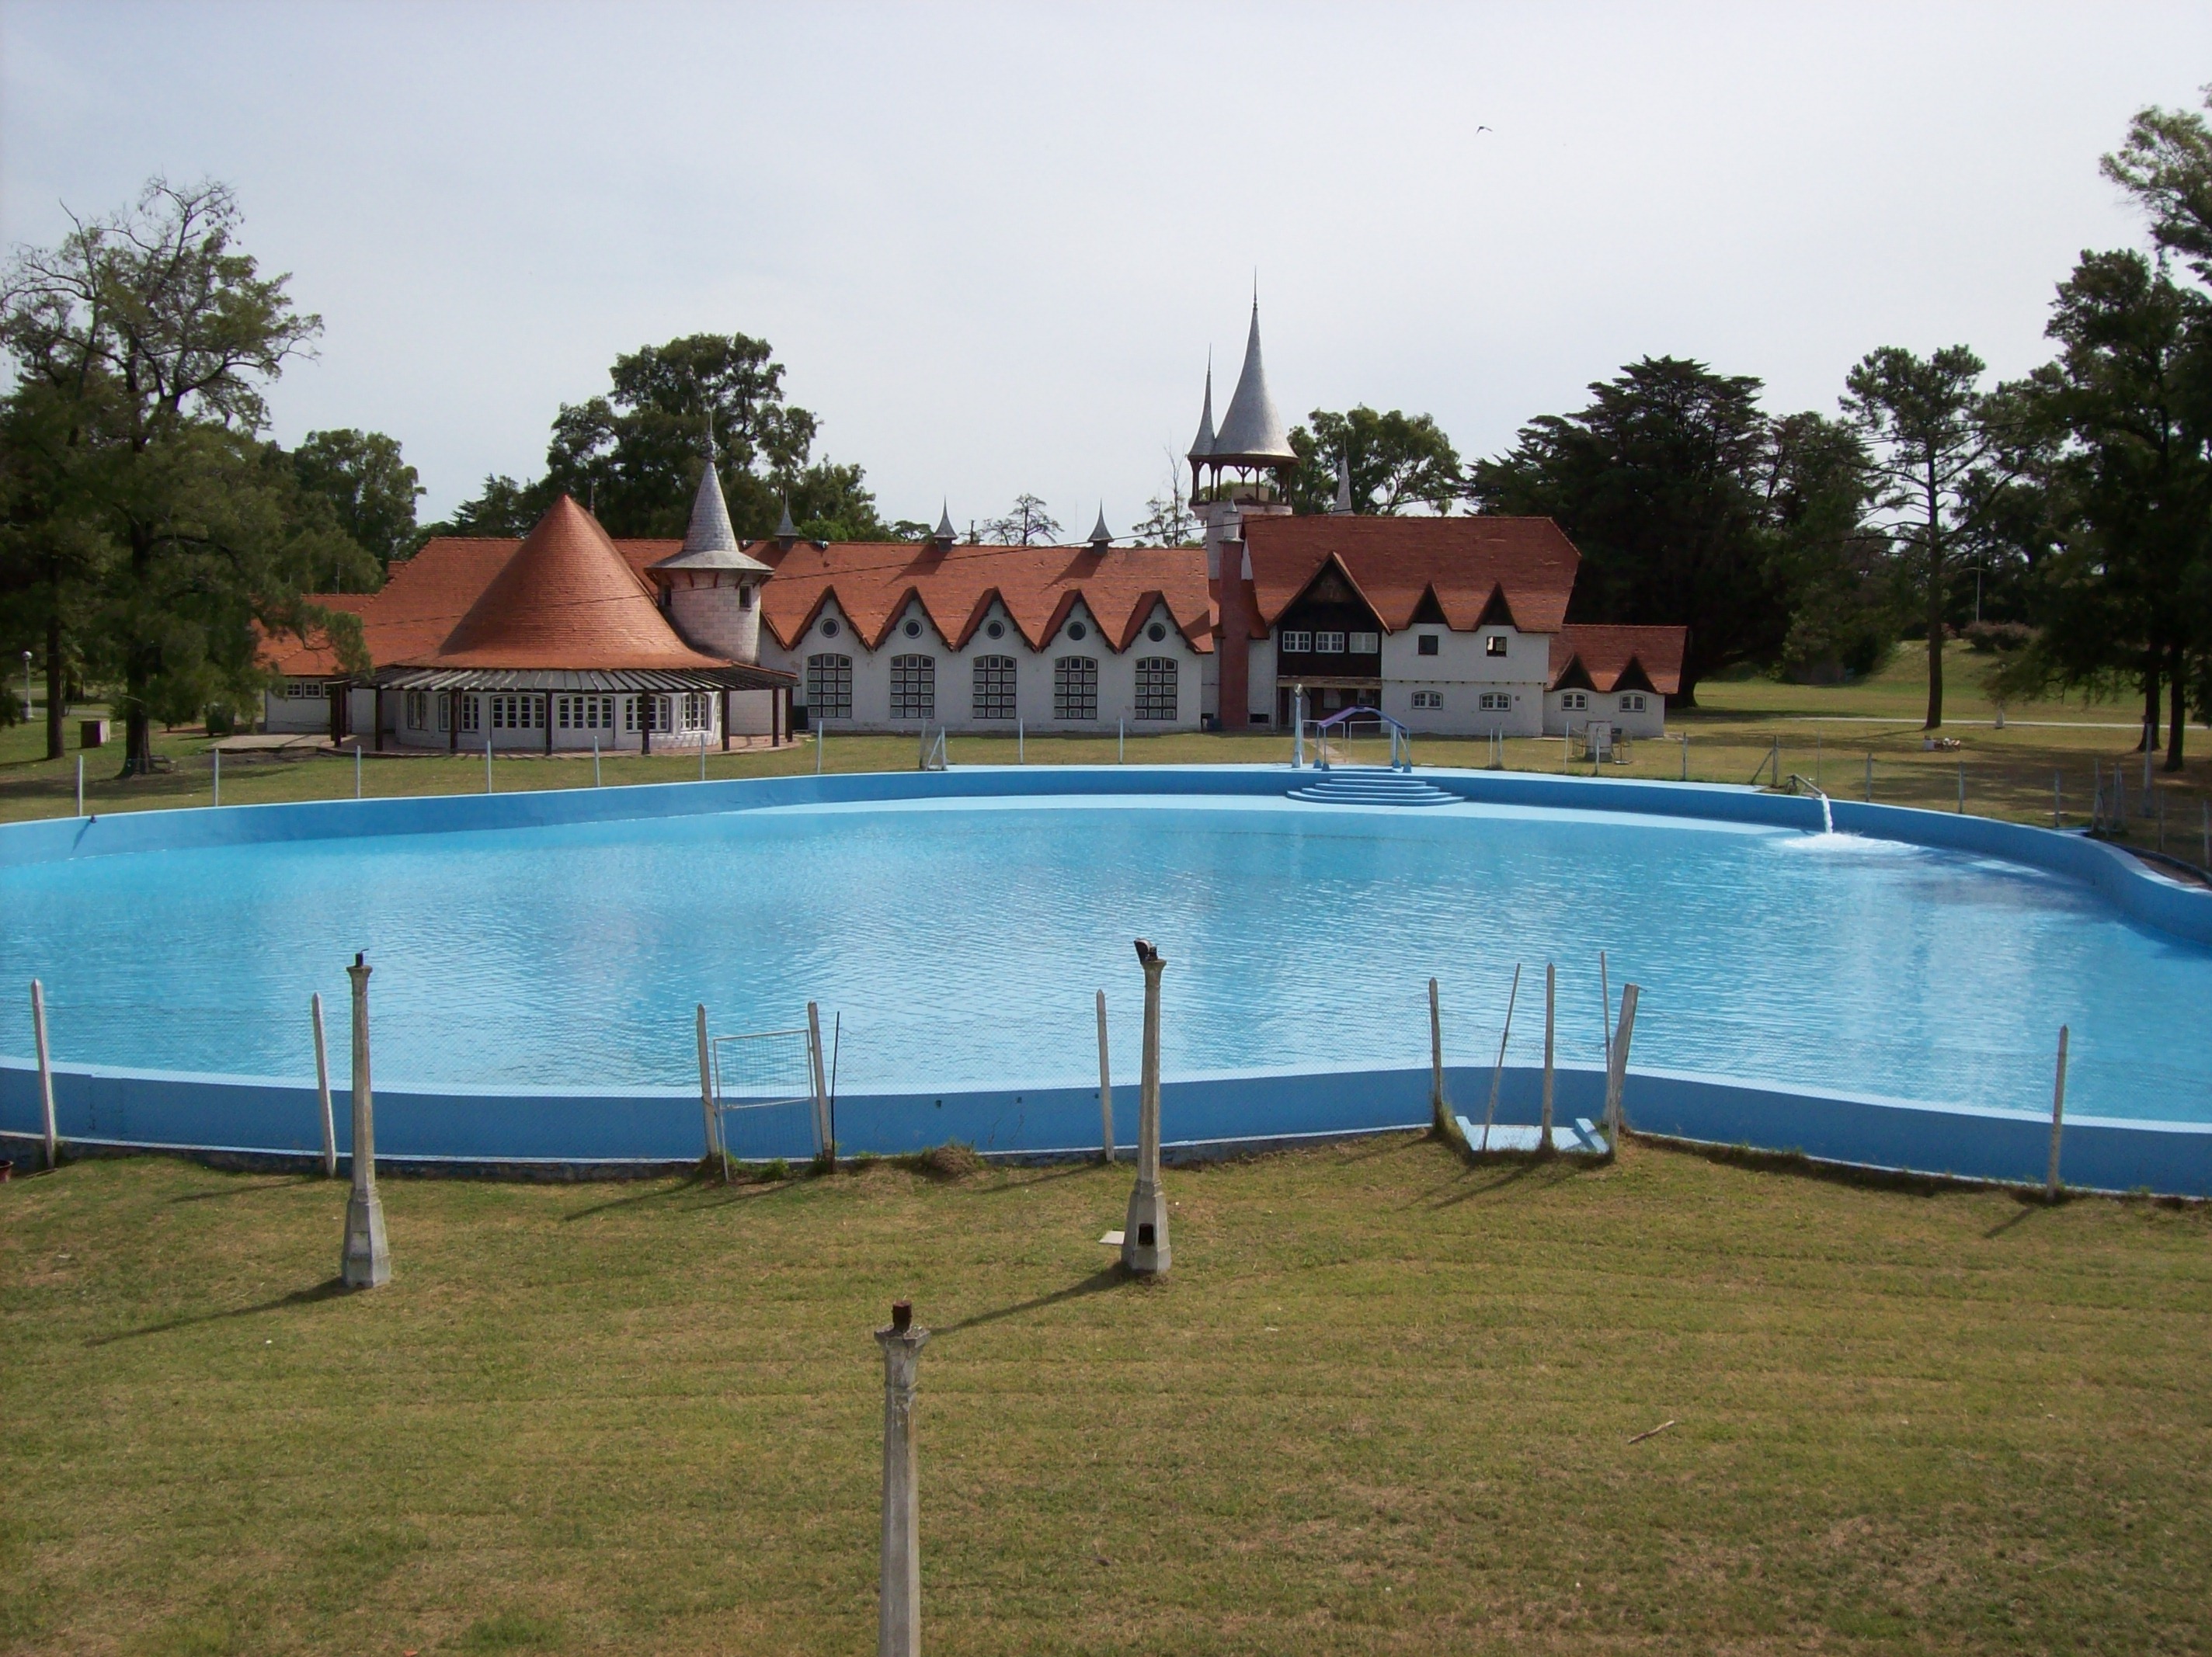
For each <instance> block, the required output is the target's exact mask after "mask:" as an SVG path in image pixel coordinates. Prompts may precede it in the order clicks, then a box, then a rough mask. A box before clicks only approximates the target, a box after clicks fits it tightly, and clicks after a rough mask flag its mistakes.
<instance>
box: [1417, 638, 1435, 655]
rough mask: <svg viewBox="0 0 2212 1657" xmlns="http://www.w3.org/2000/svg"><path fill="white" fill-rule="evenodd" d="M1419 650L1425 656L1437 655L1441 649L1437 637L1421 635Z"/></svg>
mask: <svg viewBox="0 0 2212 1657" xmlns="http://www.w3.org/2000/svg"><path fill="white" fill-rule="evenodd" d="M1417 648H1418V650H1419V653H1420V654H1422V655H1424V656H1433V655H1435V654H1436V653H1437V649H1438V648H1439V646H1438V644H1437V635H1436V634H1433V633H1424V634H1421V635H1420V643H1419V646H1417Z"/></svg>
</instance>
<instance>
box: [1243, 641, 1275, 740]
mask: <svg viewBox="0 0 2212 1657" xmlns="http://www.w3.org/2000/svg"><path fill="white" fill-rule="evenodd" d="M1245 660H1246V663H1247V664H1248V665H1247V666H1246V669H1245V675H1246V677H1245V682H1244V683H1245V698H1244V699H1245V701H1249V703H1251V704H1252V706H1251V707H1250V708H1249V710H1248V712H1247V717H1248V718H1249V719H1251V720H1252V721H1253V722H1254V723H1255V724H1256V725H1260V726H1261V728H1262V729H1264V730H1268V731H1273V729H1274V728H1275V712H1276V709H1275V640H1274V639H1273V635H1270V636H1269V637H1267V638H1265V639H1255V640H1252V644H1251V650H1250V653H1249V655H1248V656H1247V657H1246V658H1245Z"/></svg>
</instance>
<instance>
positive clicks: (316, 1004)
mask: <svg viewBox="0 0 2212 1657" xmlns="http://www.w3.org/2000/svg"><path fill="white" fill-rule="evenodd" d="M307 1011H308V1013H309V1014H310V1015H311V1016H312V1017H313V1019H314V1021H315V1102H316V1103H317V1104H319V1105H320V1106H321V1107H322V1118H323V1177H324V1178H325V1180H335V1179H336V1178H337V1173H338V1127H337V1119H336V1118H335V1117H333V1116H332V1115H331V1050H330V1047H329V1045H328V1044H327V1043H326V1042H325V1041H324V1040H323V996H322V992H321V991H319V990H318V991H316V992H315V993H314V994H313V995H311V996H309V997H308V998H307Z"/></svg>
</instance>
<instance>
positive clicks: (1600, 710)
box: [1544, 690, 1667, 737]
mask: <svg viewBox="0 0 2212 1657" xmlns="http://www.w3.org/2000/svg"><path fill="white" fill-rule="evenodd" d="M1577 696H1579V697H1581V698H1582V699H1583V701H1584V702H1585V703H1586V706H1583V707H1569V706H1568V705H1567V704H1568V702H1569V701H1570V699H1571V698H1574V697H1577ZM1638 702H1641V703H1642V704H1643V706H1642V707H1637V706H1636V704H1637V703H1638ZM1592 719H1598V720H1601V721H1603V722H1604V723H1606V724H1607V725H1611V726H1612V727H1613V729H1614V730H1615V731H1620V733H1621V734H1622V735H1623V736H1625V737H1663V736H1665V735H1666V734H1667V699H1666V698H1665V697H1664V696H1662V695H1659V694H1658V693H1657V692H1656V691H1650V690H1583V691H1571V690H1551V691H1547V692H1546V693H1545V695H1544V734H1545V735H1546V736H1547V737H1565V736H1571V735H1572V734H1573V733H1574V732H1576V731H1580V730H1581V729H1582V728H1583V726H1584V725H1588V724H1589V722H1590V721H1591V720H1592Z"/></svg>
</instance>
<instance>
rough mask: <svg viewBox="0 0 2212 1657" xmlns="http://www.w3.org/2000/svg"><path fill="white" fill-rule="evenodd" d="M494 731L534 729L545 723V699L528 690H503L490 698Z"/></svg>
mask: <svg viewBox="0 0 2212 1657" xmlns="http://www.w3.org/2000/svg"><path fill="white" fill-rule="evenodd" d="M490 701H491V728H492V729H493V730H495V731H536V730H538V729H539V728H540V727H541V726H543V725H544V723H545V699H544V697H542V696H538V695H532V694H531V693H529V692H526V691H524V692H517V691H503V692H501V694H500V695H495V696H494V697H492V698H490Z"/></svg>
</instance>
